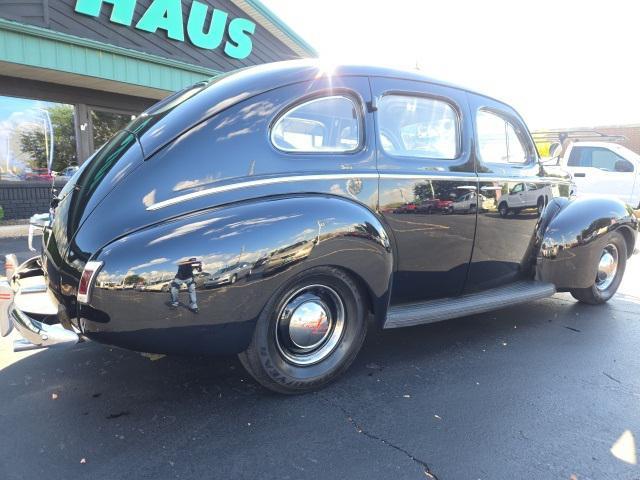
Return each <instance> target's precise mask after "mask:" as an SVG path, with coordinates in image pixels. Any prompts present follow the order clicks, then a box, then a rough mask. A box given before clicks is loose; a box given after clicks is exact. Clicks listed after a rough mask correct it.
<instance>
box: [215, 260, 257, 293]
mask: <svg viewBox="0 0 640 480" xmlns="http://www.w3.org/2000/svg"><path fill="white" fill-rule="evenodd" d="M251 267H252V265H251V264H250V263H247V262H238V263H234V264H233V265H228V266H226V267H224V268H221V269H220V270H218V271H217V272H216V273H214V274H212V275H211V276H210V278H208V279H207V280H206V281H205V282H204V288H216V287H220V286H223V285H233V284H234V283H236V282H237V281H238V280H242V279H243V278H246V277H248V276H249V275H251Z"/></svg>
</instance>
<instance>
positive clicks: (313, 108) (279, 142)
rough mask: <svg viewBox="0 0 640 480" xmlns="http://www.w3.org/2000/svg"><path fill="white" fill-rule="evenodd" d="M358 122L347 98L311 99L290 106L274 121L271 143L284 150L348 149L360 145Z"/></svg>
mask: <svg viewBox="0 0 640 480" xmlns="http://www.w3.org/2000/svg"><path fill="white" fill-rule="evenodd" d="M361 124H362V118H361V116H360V110H359V109H358V108H357V107H356V105H355V103H354V101H353V100H352V99H351V98H349V97H346V96H342V95H335V96H330V97H322V98H315V99H313V100H309V101H307V102H305V103H302V104H300V105H297V106H295V107H293V108H291V109H290V110H289V111H287V112H286V113H285V114H284V115H282V116H281V117H280V118H279V119H278V120H277V121H276V123H275V124H274V125H273V127H272V128H271V143H273V145H274V146H275V147H276V148H278V149H279V150H283V151H285V152H298V153H344V152H352V151H354V150H357V149H358V148H359V147H360V143H361V140H360V139H361V135H360V129H361Z"/></svg>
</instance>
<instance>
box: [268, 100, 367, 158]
mask: <svg viewBox="0 0 640 480" xmlns="http://www.w3.org/2000/svg"><path fill="white" fill-rule="evenodd" d="M332 98H344V99H346V100H349V101H350V102H351V104H352V105H353V108H354V109H355V111H356V115H357V117H358V118H357V121H358V144H357V145H356V147H355V148H352V149H349V150H297V149H284V148H280V147H279V146H278V145H276V143H275V142H274V139H273V136H274V132H275V127H276V126H277V125H278V123H279V122H280V121H281V120H282V119H284V117H286V116H287V114H289V113H290V112H292V111H294V110H295V109H297V108H300V107H302V106H303V105H306V104H308V103H312V102H318V101H321V100H327V99H332ZM365 128H366V124H365V110H364V107H363V103H362V100H361V98H360V96H359V95H357V94H356V93H355V92H352V91H350V90H333V91H329V92H327V91H325V92H320V93H314V94H312V95H306V96H304V97H301V98H298V99H297V100H296V101H295V102H292V103H288V104H287V105H286V106H285V107H284V108H282V109H281V110H280V112H278V114H277V115H276V116H275V117H274V118H273V120H272V121H271V123H270V124H269V133H268V137H269V144H270V145H271V147H272V148H273V149H275V150H276V151H278V152H280V153H285V154H288V155H353V154H355V153H358V152H360V151H362V150H363V149H364V148H365V145H366V142H365Z"/></svg>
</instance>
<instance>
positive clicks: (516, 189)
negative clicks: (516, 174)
mask: <svg viewBox="0 0 640 480" xmlns="http://www.w3.org/2000/svg"><path fill="white" fill-rule="evenodd" d="M523 190H524V184H523V183H519V184H517V185H516V186H515V187H513V190H511V193H520V192H522V191H523Z"/></svg>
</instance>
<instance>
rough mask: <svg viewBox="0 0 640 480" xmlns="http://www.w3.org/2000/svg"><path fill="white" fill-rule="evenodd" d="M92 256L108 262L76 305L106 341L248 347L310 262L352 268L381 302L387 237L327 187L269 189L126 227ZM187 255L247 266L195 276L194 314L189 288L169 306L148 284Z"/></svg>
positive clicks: (159, 347) (145, 346) (85, 325)
mask: <svg viewBox="0 0 640 480" xmlns="http://www.w3.org/2000/svg"><path fill="white" fill-rule="evenodd" d="M97 258H98V259H99V260H101V261H103V262H104V267H103V269H102V271H101V272H100V274H99V275H98V277H97V280H96V285H95V287H94V291H93V293H92V301H91V304H90V305H89V306H83V307H82V308H81V319H80V326H81V328H82V330H83V331H84V332H85V334H86V335H87V336H89V337H90V338H92V339H94V340H98V341H102V342H104V343H112V344H116V345H119V346H124V347H127V348H131V349H134V350H142V351H148V352H161V353H174V352H175V353H184V352H188V353H210V352H216V353H236V352H240V351H242V350H244V349H245V348H246V346H247V345H248V343H249V341H250V339H251V334H252V332H253V327H254V325H255V321H256V319H257V317H258V315H259V314H260V312H261V310H262V308H263V307H264V305H265V304H266V303H267V301H268V300H269V298H270V297H271V296H272V295H273V294H274V293H275V292H277V291H278V290H279V288H281V287H282V286H283V285H285V284H286V283H287V282H288V280H289V279H290V278H291V277H292V276H293V275H295V274H296V273H298V272H300V271H302V270H305V269H308V268H312V267H313V266H317V265H334V266H339V267H341V268H343V269H345V270H347V271H350V272H352V273H353V274H354V275H355V276H357V278H358V279H360V281H361V284H362V286H363V290H364V294H365V296H366V297H368V301H369V302H370V303H371V305H380V306H385V305H386V303H387V301H388V295H389V284H390V279H391V271H392V258H391V253H390V246H389V239H388V238H387V236H386V233H385V231H384V229H383V227H382V225H381V224H380V223H379V221H378V220H377V218H376V217H375V216H374V214H373V213H371V212H370V211H368V210H367V209H366V208H364V207H363V206H361V205H359V204H357V203H355V202H353V201H349V200H346V199H342V198H339V197H335V196H330V195H306V196H294V197H274V198H270V199H263V200H260V201H250V202H243V203H239V204H234V205H230V206H226V207H221V208H216V209H212V210H208V211H204V212H200V213H198V214H194V215H190V216H187V217H184V218H180V219H178V220H174V221H169V222H164V223H162V224H160V225H157V226H154V227H151V228H147V229H144V230H141V231H139V232H136V233H134V234H131V235H128V236H126V237H124V238H122V239H120V240H117V241H115V242H114V243H112V244H110V245H108V246H107V247H106V248H104V249H103V251H102V252H101V253H100V254H99V255H98V256H97ZM190 258H196V259H197V260H198V261H201V262H202V265H203V274H211V275H214V274H215V273H216V272H217V271H218V270H220V269H222V268H225V267H227V266H229V265H232V264H235V263H238V262H246V263H249V264H250V265H251V268H250V272H249V274H248V275H246V276H239V277H238V279H237V282H236V283H234V284H233V285H230V284H224V285H213V284H212V282H210V284H209V286H208V287H207V286H205V285H204V283H200V284H199V285H198V287H197V290H196V295H197V301H198V305H199V309H200V310H199V313H198V314H195V313H193V312H191V311H190V310H189V309H188V308H187V305H188V303H189V302H188V296H187V293H186V292H182V293H180V301H181V305H180V307H178V308H177V309H172V308H170V305H169V302H170V295H169V293H168V292H166V291H164V292H163V291H162V290H161V289H153V287H152V286H153V285H155V284H157V283H158V282H166V281H167V280H168V279H169V280H170V279H172V278H173V277H174V275H175V274H176V271H177V268H178V266H177V264H178V263H180V262H181V261H183V260H185V259H187V260H188V259H190ZM130 284H135V285H138V286H139V287H138V288H133V289H132V288H128V285H130ZM145 286H150V288H145Z"/></svg>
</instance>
